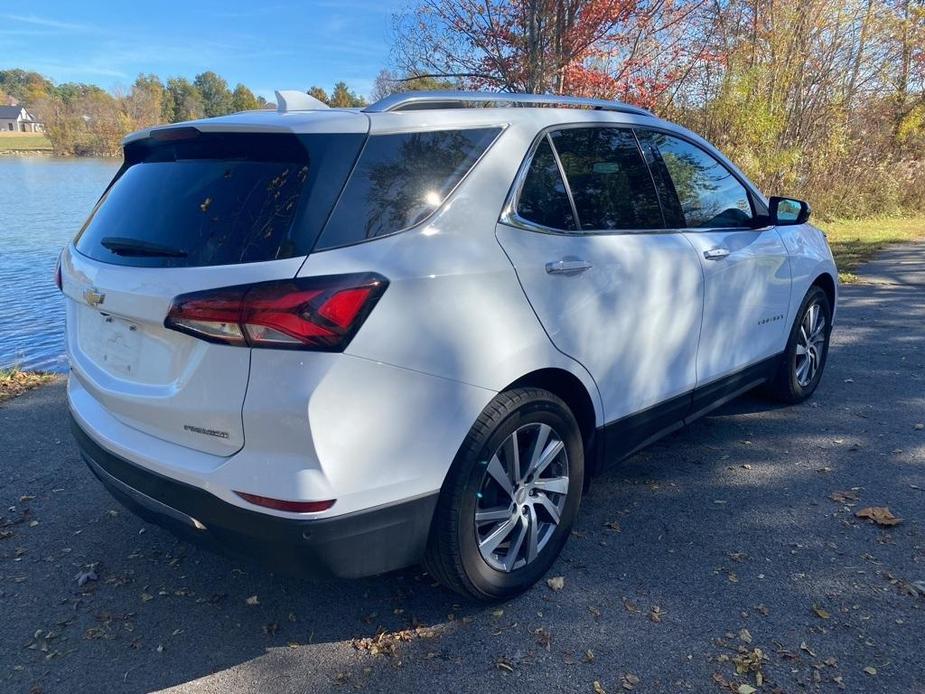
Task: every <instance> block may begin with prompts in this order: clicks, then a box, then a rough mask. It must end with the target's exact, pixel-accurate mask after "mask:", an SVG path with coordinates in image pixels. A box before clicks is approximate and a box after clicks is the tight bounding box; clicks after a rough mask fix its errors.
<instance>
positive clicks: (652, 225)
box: [552, 127, 664, 231]
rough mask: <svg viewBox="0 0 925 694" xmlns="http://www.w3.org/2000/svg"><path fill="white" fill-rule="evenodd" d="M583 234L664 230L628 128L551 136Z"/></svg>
mask: <svg viewBox="0 0 925 694" xmlns="http://www.w3.org/2000/svg"><path fill="white" fill-rule="evenodd" d="M552 141H553V144H554V146H555V148H556V151H557V152H558V154H559V159H560V161H561V162H562V168H563V170H564V171H565V179H566V181H567V183H568V186H569V188H570V189H571V191H572V198H573V199H574V201H575V209H576V211H577V212H578V223H579V225H580V228H581V229H582V230H584V231H611V230H620V229H622V230H633V229H661V228H663V227H664V220H663V219H662V213H661V208H660V207H659V200H658V195H657V194H656V191H655V185H654V184H653V182H652V176H651V175H650V174H649V169H648V167H647V166H646V163H645V161H643V158H642V154H641V152H640V150H639V146H638V145H637V144H636V136H635V135H634V134H633V132H632V131H631V130H627V129H624V128H602V127H594V128H567V129H564V130H559V131H557V132H554V133H553V134H552Z"/></svg>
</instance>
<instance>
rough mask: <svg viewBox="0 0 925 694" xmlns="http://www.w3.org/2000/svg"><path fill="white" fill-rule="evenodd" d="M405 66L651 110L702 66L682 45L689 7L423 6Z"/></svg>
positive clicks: (404, 42)
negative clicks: (690, 69)
mask: <svg viewBox="0 0 925 694" xmlns="http://www.w3.org/2000/svg"><path fill="white" fill-rule="evenodd" d="M419 1H420V4H419V5H418V7H417V8H416V9H414V10H412V11H411V13H410V14H407V15H405V17H404V19H403V21H402V22H401V23H400V26H401V28H402V29H403V30H402V31H400V33H401V34H402V39H401V40H400V41H399V47H398V48H399V54H400V56H401V60H402V61H403V62H405V63H407V64H408V66H409V67H412V66H413V68H414V71H416V72H433V73H437V74H443V75H447V76H455V77H457V78H459V79H460V80H461V81H462V82H463V83H465V84H466V85H467V86H469V87H476V88H484V87H488V88H493V89H507V90H518V91H529V92H554V93H565V94H570V95H577V96H587V97H599V98H622V99H625V100H628V101H633V102H636V103H640V104H643V105H652V104H653V103H654V101H655V99H656V98H657V97H658V95H660V94H661V93H663V92H664V91H665V90H666V89H668V88H669V87H670V86H671V85H672V84H673V82H674V81H675V80H676V78H677V77H679V76H680V75H681V74H682V73H683V72H684V70H685V69H686V68H685V67H684V65H685V64H687V63H689V62H690V60H693V59H696V58H697V56H695V55H693V54H692V52H691V51H690V50H689V46H690V43H689V42H683V41H681V40H680V34H681V31H682V29H683V26H682V25H683V21H682V20H683V19H684V18H685V17H687V16H688V15H689V13H690V5H689V3H684V2H673V1H671V0H668V1H666V2H664V3H657V4H656V6H653V5H652V4H650V3H646V2H642V1H641V0H508V1H505V0H484V1H480V2H476V1H475V0H419Z"/></svg>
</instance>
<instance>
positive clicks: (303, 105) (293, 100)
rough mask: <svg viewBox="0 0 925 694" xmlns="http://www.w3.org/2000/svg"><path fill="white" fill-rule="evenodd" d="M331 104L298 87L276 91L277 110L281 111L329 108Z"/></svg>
mask: <svg viewBox="0 0 925 694" xmlns="http://www.w3.org/2000/svg"><path fill="white" fill-rule="evenodd" d="M328 108H329V106H328V105H327V104H326V103H324V102H323V101H320V100H319V99H316V98H315V97H313V96H312V95H311V94H306V93H305V92H300V91H299V90H297V89H284V90H282V91H280V90H277V91H276V110H277V111H278V112H279V113H286V112H287V111H317V110H319V109H328Z"/></svg>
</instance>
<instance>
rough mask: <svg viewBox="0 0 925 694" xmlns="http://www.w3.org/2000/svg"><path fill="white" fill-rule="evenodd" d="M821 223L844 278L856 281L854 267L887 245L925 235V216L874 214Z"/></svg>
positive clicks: (841, 277)
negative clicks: (863, 217)
mask: <svg viewBox="0 0 925 694" xmlns="http://www.w3.org/2000/svg"><path fill="white" fill-rule="evenodd" d="M818 225H819V228H821V229H822V230H823V231H825V233H826V234H828V236H829V245H830V246H831V247H832V253H833V254H834V255H835V262H836V263H837V264H838V274H839V279H840V280H841V281H842V282H852V281H854V280H855V279H856V277H855V275H853V274H852V271H853V270H855V269H857V267H858V265H860V264H861V263H865V262H867V261H868V260H870V259H871V258H873V257H874V256H875V255H876V254H877V253H878V252H879V251H881V250H883V249H884V248H886V247H887V246H889V245H891V244H894V243H901V242H903V241H915V240H917V239H925V216H917V217H883V218H877V217H872V218H869V219H857V220H854V219H852V220H840V221H834V222H818Z"/></svg>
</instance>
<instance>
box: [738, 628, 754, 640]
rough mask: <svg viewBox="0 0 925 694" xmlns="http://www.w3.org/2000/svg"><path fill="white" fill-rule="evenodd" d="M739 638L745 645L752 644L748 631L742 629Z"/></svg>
mask: <svg viewBox="0 0 925 694" xmlns="http://www.w3.org/2000/svg"><path fill="white" fill-rule="evenodd" d="M739 638H740V639H742V640H743V641H744V642H745V643H751V642H752V635H751V632H749V630H748V629H742V630H741V631H740V632H739Z"/></svg>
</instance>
